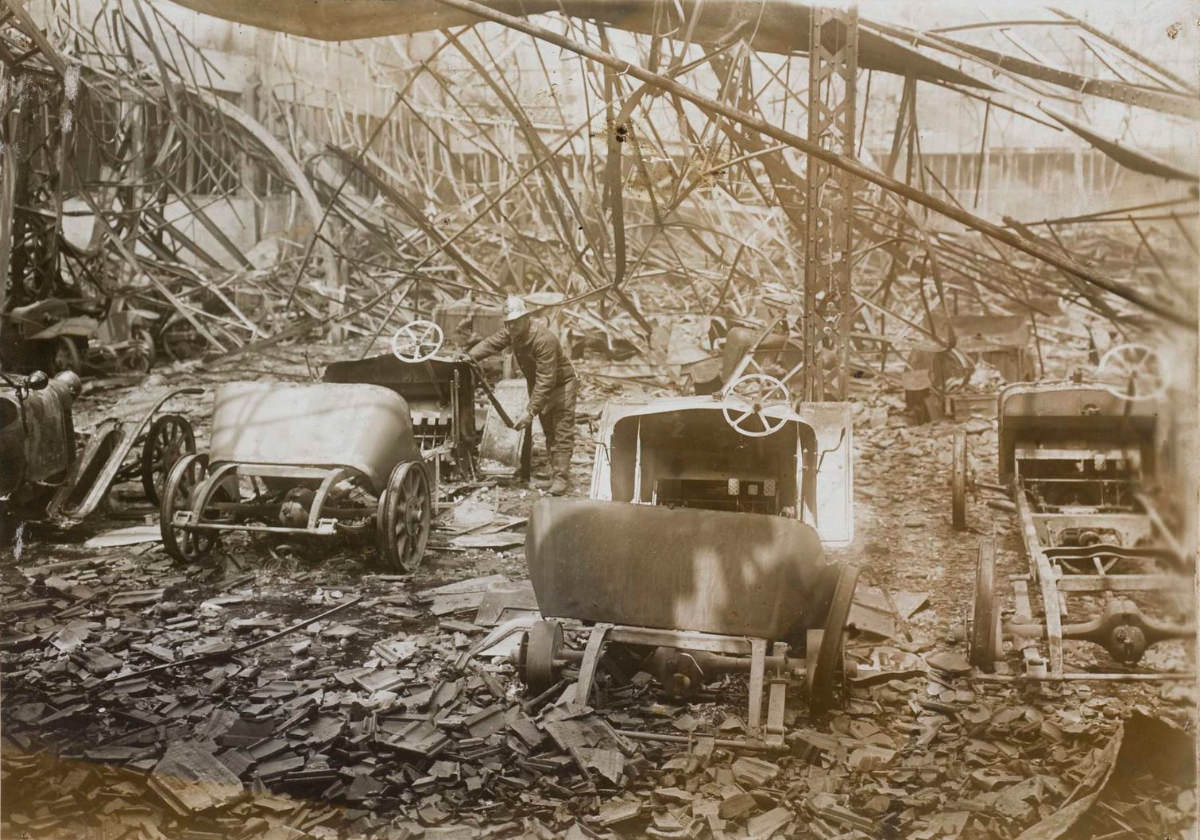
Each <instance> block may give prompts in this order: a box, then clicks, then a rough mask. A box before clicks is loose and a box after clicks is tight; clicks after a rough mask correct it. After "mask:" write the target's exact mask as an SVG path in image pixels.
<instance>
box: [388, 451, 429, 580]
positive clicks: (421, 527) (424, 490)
mask: <svg viewBox="0 0 1200 840" xmlns="http://www.w3.org/2000/svg"><path fill="white" fill-rule="evenodd" d="M432 524H433V501H432V499H431V497H430V493H429V479H428V478H427V477H426V475H425V468H424V467H422V466H421V464H419V463H417V462H416V461H407V462H405V463H403V464H397V465H396V468H395V469H394V470H392V475H391V478H389V479H388V486H387V489H386V490H384V492H383V495H382V496H380V497H379V511H378V517H377V520H376V527H377V531H378V536H379V557H380V559H381V560H382V561H383V563H384V564H385V565H386V566H387V567H388V568H390V569H394V570H396V571H402V572H415V571H416V570H417V567H418V566H420V565H421V558H422V557H423V556H424V554H425V543H427V542H428V541H429V531H430V528H431V527H432Z"/></svg>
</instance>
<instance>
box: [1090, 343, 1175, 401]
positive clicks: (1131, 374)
mask: <svg viewBox="0 0 1200 840" xmlns="http://www.w3.org/2000/svg"><path fill="white" fill-rule="evenodd" d="M1096 378H1097V379H1098V380H1099V381H1100V385H1101V387H1103V388H1104V390H1106V391H1108V392H1109V393H1110V394H1114V395H1116V396H1118V397H1120V398H1121V399H1125V400H1156V399H1158V398H1159V397H1161V396H1162V395H1163V394H1164V393H1166V390H1167V369H1166V365H1165V364H1164V363H1163V359H1162V357H1161V356H1160V355H1158V353H1156V352H1155V351H1154V350H1152V349H1151V348H1149V347H1147V346H1146V345H1144V344H1118V345H1117V346H1115V347H1112V348H1110V349H1109V351H1108V352H1107V353H1105V354H1104V355H1103V356H1102V357H1101V358H1100V365H1099V366H1098V367H1097V368H1096Z"/></svg>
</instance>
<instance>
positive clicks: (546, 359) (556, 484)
mask: <svg viewBox="0 0 1200 840" xmlns="http://www.w3.org/2000/svg"><path fill="white" fill-rule="evenodd" d="M509 348H511V349H512V351H513V355H514V356H516V357H517V366H518V367H520V368H521V373H522V374H523V375H524V376H525V381H526V382H528V383H529V405H528V407H527V408H526V409H525V412H524V413H523V414H522V415H521V416H520V417H518V418H516V424H515V425H516V428H518V429H528V428H529V424H530V423H532V422H533V418H534V416H535V415H536V416H537V418H538V419H539V420H541V422H542V432H543V433H544V434H545V435H546V450H547V454H548V456H549V459H550V475H551V482H550V488H549V492H550V493H551V494H553V495H555V496H561V495H563V494H564V493H566V492H567V491H568V490H569V489H570V486H571V455H572V453H573V452H574V450H575V394H576V388H577V385H578V380H577V379H576V378H575V368H574V367H572V366H571V360H570V359H568V358H567V354H566V353H564V352H563V348H562V345H561V344H559V341H558V338H556V337H555V335H554V333H552V332H551V331H550V330H548V329H546V328H545V327H543V326H541V325H540V324H535V323H533V321H532V319H531V318H530V317H529V311H528V310H527V309H526V308H525V301H524V300H522V299H521V298H519V297H509V298H508V300H506V301H505V303H504V329H502V330H500V331H499V332H497V333H495V334H494V335H491V336H489V337H488V338H485V339H484V340H483V341H481V342H479V343H478V344H476V345H475V346H474V347H472V348H471V358H472V359H474V360H475V361H477V362H478V361H480V360H482V359H486V358H487V357H488V356H494V355H495V354H497V353H499V352H501V351H503V350H506V349H509ZM531 442H532V438H531V437H530V436H529V433H528V432H526V446H529V445H531Z"/></svg>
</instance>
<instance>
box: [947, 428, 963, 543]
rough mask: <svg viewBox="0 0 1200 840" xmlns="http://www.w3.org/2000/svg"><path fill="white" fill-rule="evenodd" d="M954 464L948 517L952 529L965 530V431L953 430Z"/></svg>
mask: <svg viewBox="0 0 1200 840" xmlns="http://www.w3.org/2000/svg"><path fill="white" fill-rule="evenodd" d="M953 453H954V464H953V473H952V475H951V477H950V518H951V521H952V523H953V525H954V530H956V531H965V530H967V433H966V431H965V430H964V429H955V430H954V444H953Z"/></svg>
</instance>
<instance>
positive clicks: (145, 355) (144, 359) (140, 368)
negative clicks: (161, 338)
mask: <svg viewBox="0 0 1200 840" xmlns="http://www.w3.org/2000/svg"><path fill="white" fill-rule="evenodd" d="M129 339H130V346H129V347H127V348H125V350H124V351H123V352H122V353H121V355H120V357H119V366H120V368H121V369H122V370H127V371H130V372H132V373H147V372H149V370H150V368H152V367H154V356H155V353H154V336H153V335H151V333H150V330H148V329H147V328H146V327H144V326H142V325H141V324H138V325H136V326H134V327H133V328H131V329H130V331H129Z"/></svg>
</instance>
